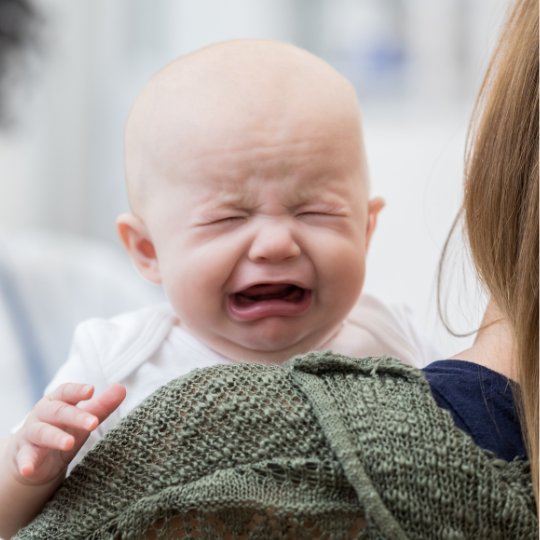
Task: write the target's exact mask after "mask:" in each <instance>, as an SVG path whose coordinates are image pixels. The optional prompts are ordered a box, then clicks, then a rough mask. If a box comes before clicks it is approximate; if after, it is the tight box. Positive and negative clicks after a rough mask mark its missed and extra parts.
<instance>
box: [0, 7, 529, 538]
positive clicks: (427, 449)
mask: <svg viewBox="0 0 540 540" xmlns="http://www.w3.org/2000/svg"><path fill="white" fill-rule="evenodd" d="M537 42H538V5H537V3H536V2H533V1H529V0H524V1H521V2H517V3H516V4H515V7H514V8H513V10H512V12H511V14H510V17H509V19H508V22H507V25H506V27H505V32H504V34H503V35H502V37H501V40H500V43H499V46H498V48H497V50H496V53H495V55H494V58H493V60H492V62H491V65H490V68H489V71H488V74H487V76H486V80H485V82H484V85H483V87H482V90H481V93H480V98H479V101H478V104H477V108H476V113H475V116H474V117H473V122H472V124H471V132H470V139H469V140H470V144H469V148H468V153H467V165H466V175H465V200H464V205H463V217H464V220H465V225H466V231H467V237H468V240H469V242H470V246H471V251H472V254H473V259H474V262H475V265H476V267H477V270H478V273H479V278H480V280H481V282H482V283H483V285H484V286H485V287H486V289H487V290H488V291H489V293H490V295H491V303H490V305H489V307H488V309H487V311H486V315H485V318H484V321H483V324H482V329H481V331H480V332H479V335H478V338H477V339H476V341H475V344H474V345H473V347H472V348H471V349H469V350H468V351H465V352H463V353H461V354H459V355H457V356H456V359H458V360H460V361H465V362H469V363H474V364H476V365H478V366H484V367H487V368H490V369H492V370H494V371H497V372H498V373H500V374H502V375H503V376H505V377H507V378H508V379H509V380H510V381H515V383H519V387H518V386H517V384H514V383H512V384H513V386H514V387H515V396H516V397H517V402H518V406H519V412H520V418H521V425H522V428H523V433H524V440H525V444H526V449H527V456H528V458H529V462H530V469H531V470H532V482H531V477H530V471H529V462H525V461H520V460H517V461H514V462H512V463H510V464H508V463H506V462H505V461H502V460H497V459H493V457H492V456H490V455H486V453H485V452H484V451H483V450H482V449H481V448H479V447H478V446H476V445H475V444H474V443H473V442H472V440H471V439H470V438H469V437H467V436H466V435H465V434H464V433H463V432H462V431H460V430H458V429H456V428H455V426H454V423H453V421H452V419H451V417H450V415H448V414H447V413H446V412H443V411H442V410H441V409H440V408H438V407H437V406H436V405H435V403H434V402H433V399H432V397H431V393H430V390H429V386H428V385H427V384H426V382H425V380H424V378H423V376H422V375H421V374H420V372H419V371H418V370H416V369H415V368H411V367H407V366H405V365H403V364H401V363H399V362H397V361H396V360H394V359H388V358H379V359H373V358H365V359H359V360H358V359H356V360H353V359H351V358H347V357H344V356H340V355H333V354H319V353H310V354H307V355H304V356H303V357H297V358H296V359H295V360H293V361H292V362H291V363H289V365H288V367H287V368H285V369H283V368H281V367H275V366H274V367H271V366H262V365H257V364H239V365H236V366H217V367H215V368H207V369H206V370H200V371H198V372H196V373H194V374H193V375H190V376H188V377H187V378H185V379H180V380H177V381H173V382H172V383H170V384H169V385H167V386H166V387H164V388H162V389H160V390H158V391H157V392H156V393H155V394H154V395H153V396H151V397H150V398H148V400H147V401H145V402H144V403H143V404H142V405H141V406H140V407H139V408H137V409H135V410H134V411H133V412H132V413H131V414H130V415H129V416H127V417H126V418H125V419H124V420H123V422H122V424H120V425H119V427H118V428H116V429H115V430H114V431H113V432H109V434H108V435H106V436H105V437H104V438H103V439H102V440H101V441H100V442H99V443H98V445H97V446H96V447H95V449H94V450H92V451H91V452H90V453H89V454H88V455H87V457H86V458H85V459H84V460H83V462H82V463H81V465H80V466H79V467H78V468H77V469H75V470H74V472H73V474H72V475H71V476H70V477H69V479H68V480H67V481H66V482H65V484H64V486H63V487H62V488H61V489H60V490H59V491H58V492H57V494H56V496H55V498H54V499H53V501H52V503H51V504H50V505H49V506H48V507H47V508H46V509H45V510H44V512H43V513H42V514H41V515H40V516H39V517H38V518H37V519H36V520H35V521H34V523H33V524H32V525H30V526H29V527H28V528H26V529H24V530H23V531H21V532H20V533H19V535H18V538H21V539H22V538H66V539H67V538H73V537H75V538H87V537H92V538H128V537H129V538H156V539H157V538H271V537H276V538H319V537H326V538H343V537H346V536H348V537H350V538H355V537H369V538H396V539H397V538H399V539H405V538H445V539H448V540H450V539H456V540H457V539H462V538H497V537H498V538H533V537H536V536H537V534H538V523H537V517H536V509H537V503H535V498H536V501H537V500H538V49H537ZM478 369H480V367H478ZM443 397H444V396H443ZM437 401H438V402H440V401H439V400H437ZM450 405H452V404H450ZM445 408H449V409H450V410H454V411H455V408H453V407H452V406H450V407H445ZM472 435H473V437H474V436H475V433H472ZM533 486H534V488H533ZM26 487H28V486H26ZM8 496H9V495H8V494H7V493H2V492H1V490H0V497H1V501H2V506H3V509H0V512H1V514H0V515H1V516H2V520H3V521H2V523H3V524H4V523H5V522H7V521H9V519H11V516H9V517H8V516H7V515H6V512H5V509H6V508H7V507H8ZM11 496H12V497H16V496H17V494H16V493H14V492H13V491H12V493H11ZM11 513H16V508H15V507H14V506H12V507H11ZM15 523H16V521H12V523H11V524H10V525H8V526H5V529H4V530H0V534H4V535H6V536H7V535H10V534H13V533H15V532H16V530H17V528H18V527H17V526H15ZM363 535H366V536H363Z"/></svg>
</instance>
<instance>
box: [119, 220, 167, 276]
mask: <svg viewBox="0 0 540 540" xmlns="http://www.w3.org/2000/svg"><path fill="white" fill-rule="evenodd" d="M116 229H117V231H118V235H119V236H120V240H122V244H124V247H125V248H126V251H127V252H128V253H129V255H130V257H131V259H132V260H133V262H134V263H135V266H136V267H137V269H138V270H139V272H140V273H141V274H142V275H143V276H144V277H145V278H146V279H147V280H148V281H151V282H152V283H161V274H160V272H159V265H158V260H157V257H156V250H155V249H154V244H153V243H152V240H151V239H150V235H149V234H148V229H147V228H146V225H145V224H144V222H143V220H142V219H141V218H139V217H137V216H134V215H133V214H122V215H121V216H119V217H118V219H117V220H116Z"/></svg>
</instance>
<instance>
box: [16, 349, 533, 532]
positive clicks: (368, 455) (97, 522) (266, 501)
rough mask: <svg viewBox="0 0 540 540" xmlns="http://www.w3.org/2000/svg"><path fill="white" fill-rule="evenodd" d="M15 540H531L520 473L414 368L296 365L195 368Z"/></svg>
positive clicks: (525, 480)
mask: <svg viewBox="0 0 540 540" xmlns="http://www.w3.org/2000/svg"><path fill="white" fill-rule="evenodd" d="M16 538H17V539H19V540H23V539H24V540H26V539H40V540H46V539H51V540H52V539H54V540H64V539H65V540H67V539H70V540H71V539H73V540H77V539H95V540H98V539H99V540H105V539H108V540H113V539H114V540H120V539H122V540H128V539H134V540H139V539H141V540H142V539H147V540H158V539H172V538H179V539H180V538H185V539H200V538H211V539H220V540H233V539H234V540H236V539H238V540H247V539H250V540H255V539H304V538H306V539H313V538H318V539H321V540H322V539H329V540H333V539H336V540H338V539H339V540H342V539H346V538H350V539H352V538H369V539H383V538H384V539H396V540H397V539H399V540H402V539H403V540H405V539H426V540H433V539H441V540H463V539H475V540H478V539H486V540H487V539H489V540H494V539H503V538H507V539H511V540H517V539H519V540H521V539H529V538H531V539H533V538H534V539H536V538H538V520H537V516H536V512H535V504H534V498H533V489H532V482H531V476H530V471H529V466H528V462H526V461H515V462H512V463H510V464H509V463H506V462H504V461H502V460H497V459H493V458H492V457H490V456H488V455H486V453H485V452H484V451H483V450H481V449H480V448H478V447H477V446H476V445H475V444H474V443H473V442H472V440H471V439H470V438H469V437H468V436H467V435H465V434H464V433H462V432H461V431H460V430H459V429H457V428H456V427H455V426H454V424H453V421H452V418H451V416H450V414H449V413H448V412H446V411H443V410H441V409H440V408H439V407H437V405H436V404H435V402H434V400H433V398H432V397H431V393H430V389H429V385H428V383H427V382H426V381H425V379H424V378H423V376H422V374H421V372H420V371H418V370H417V369H415V368H411V367H409V366H406V365H404V364H402V363H401V362H400V361H399V360H396V359H393V358H384V357H383V358H362V359H351V358H347V357H343V356H339V355H334V354H332V353H329V352H328V353H324V354H319V353H310V354H308V355H306V356H303V357H297V358H295V359H293V360H292V361H291V362H289V363H288V364H287V365H285V366H284V367H277V366H262V365H258V364H239V365H234V366H215V367H212V368H206V369H202V370H195V371H194V372H192V373H190V374H189V375H188V376H186V377H183V378H181V379H178V380H176V381H173V382H171V383H169V384H168V385H166V386H164V387H163V388H161V389H159V390H158V391H157V392H156V393H154V394H153V395H152V396H150V397H149V398H148V399H147V400H146V401H145V402H144V403H142V404H141V405H140V406H139V407H138V408H137V409H135V410H133V411H132V413H131V414H130V415H129V416H127V417H126V418H124V419H123V420H122V421H121V422H120V423H119V424H118V425H117V427H116V428H114V429H113V430H111V431H109V432H108V433H107V435H106V436H105V437H104V438H103V439H102V440H101V441H100V442H99V443H98V444H97V445H96V446H95V447H94V448H93V449H92V450H91V451H90V452H89V453H88V454H87V455H86V457H85V458H84V460H83V461H82V462H81V463H80V464H79V465H78V466H77V467H76V468H75V469H74V470H73V472H72V474H71V476H69V478H68V479H67V480H66V481H65V482H64V484H63V486H62V487H61V488H60V489H59V491H58V492H57V493H56V495H55V497H54V498H53V500H52V501H51V502H49V503H48V505H47V506H46V508H45V510H44V511H43V513H42V514H41V515H40V516H38V518H37V519H36V520H35V521H34V522H33V523H31V524H30V525H29V526H28V527H26V528H25V529H23V530H21V531H20V532H19V534H18V535H17V536H16Z"/></svg>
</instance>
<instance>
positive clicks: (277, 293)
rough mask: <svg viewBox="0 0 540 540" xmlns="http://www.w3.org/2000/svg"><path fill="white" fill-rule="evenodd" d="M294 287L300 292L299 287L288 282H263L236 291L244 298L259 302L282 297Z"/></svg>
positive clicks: (292, 291) (287, 294) (291, 291)
mask: <svg viewBox="0 0 540 540" xmlns="http://www.w3.org/2000/svg"><path fill="white" fill-rule="evenodd" d="M295 289H297V290H298V291H299V292H301V289H298V287H295V286H294V285H291V284H288V283H264V284H261V285H253V286H252V287H249V288H247V289H244V290H243V291H240V292H239V293H238V296H239V297H243V298H245V299H246V300H251V301H255V302H260V301H262V300H276V299H284V298H286V297H287V296H289V295H291V293H294V290H295Z"/></svg>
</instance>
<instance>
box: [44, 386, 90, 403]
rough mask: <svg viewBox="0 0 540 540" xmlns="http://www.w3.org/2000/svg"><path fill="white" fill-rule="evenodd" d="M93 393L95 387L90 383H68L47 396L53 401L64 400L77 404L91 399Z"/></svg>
mask: <svg viewBox="0 0 540 540" xmlns="http://www.w3.org/2000/svg"><path fill="white" fill-rule="evenodd" d="M93 393H94V387H93V386H92V385H90V384H77V383H66V384H61V385H60V386H59V387H58V388H57V389H56V390H54V391H53V392H51V393H50V394H48V395H47V398H48V399H49V400H51V401H64V402H65V403H69V404H70V405H77V403H79V401H85V400H87V399H90V398H91V397H92V394H93Z"/></svg>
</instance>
